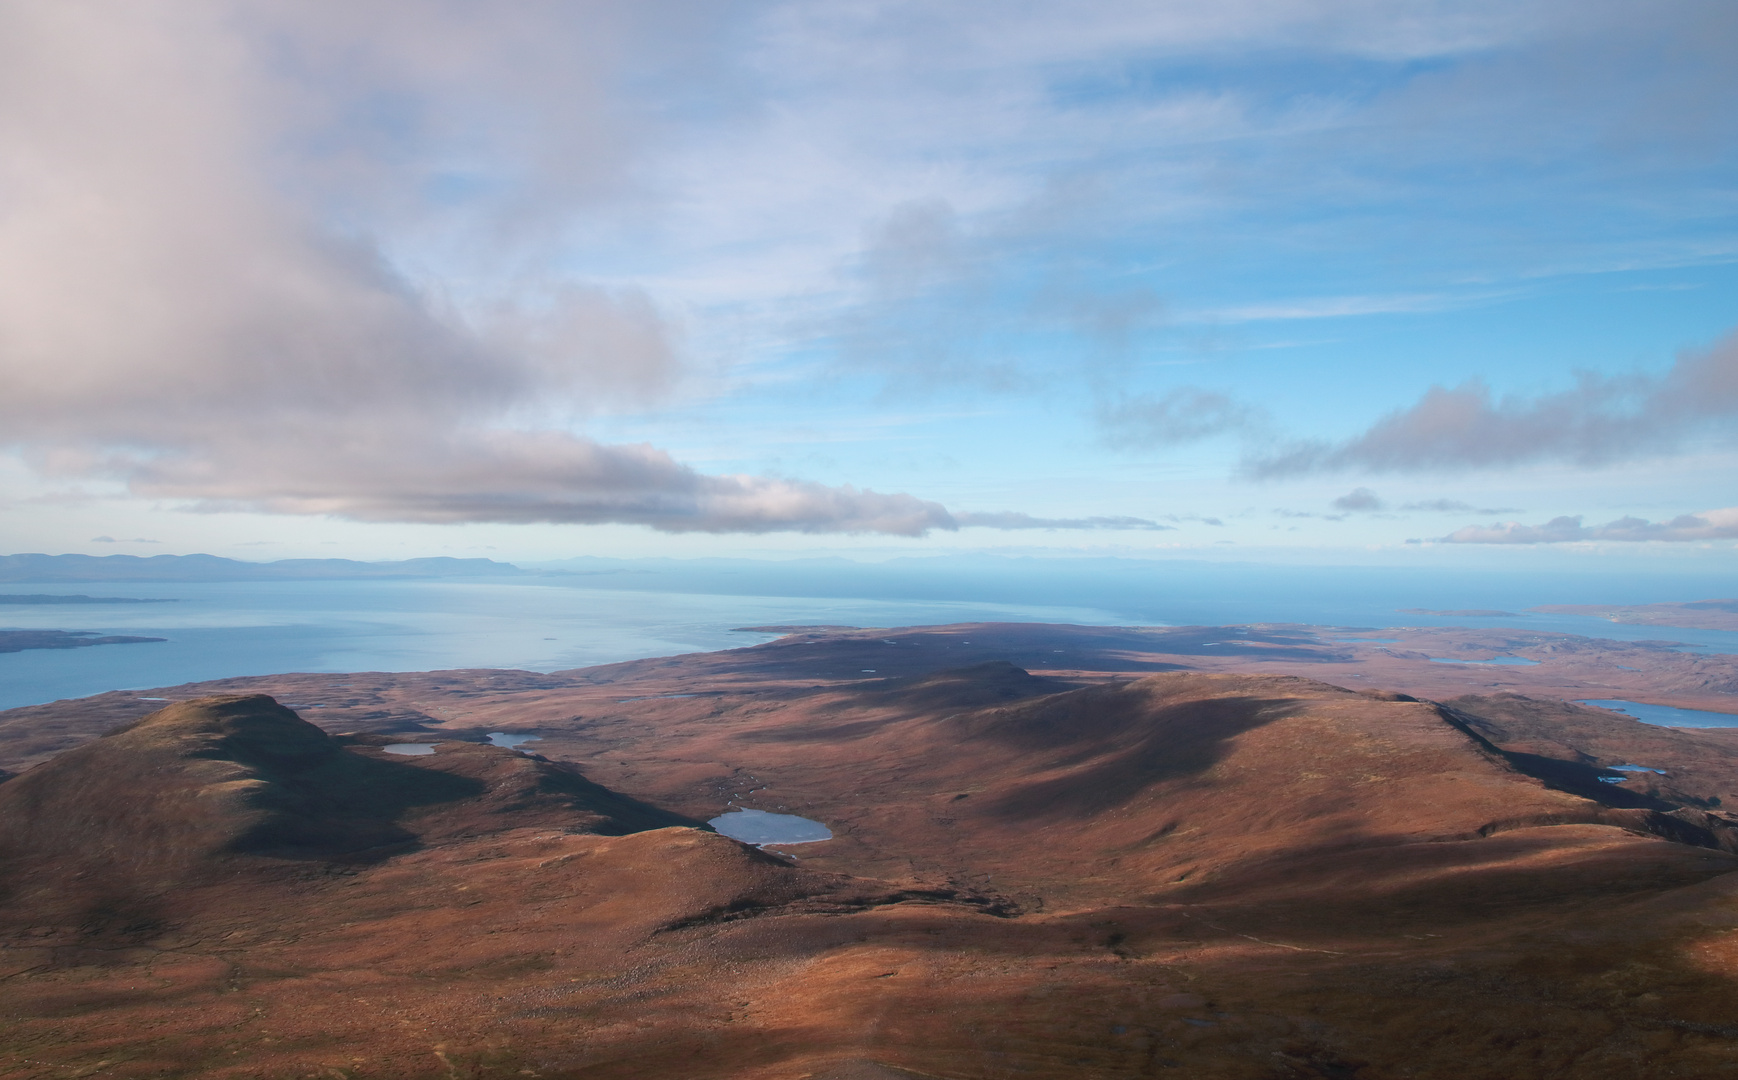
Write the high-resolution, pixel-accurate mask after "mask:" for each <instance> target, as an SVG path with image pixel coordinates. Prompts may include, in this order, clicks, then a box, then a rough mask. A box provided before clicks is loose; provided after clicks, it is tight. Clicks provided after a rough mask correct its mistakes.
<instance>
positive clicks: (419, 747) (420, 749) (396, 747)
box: [381, 742, 434, 757]
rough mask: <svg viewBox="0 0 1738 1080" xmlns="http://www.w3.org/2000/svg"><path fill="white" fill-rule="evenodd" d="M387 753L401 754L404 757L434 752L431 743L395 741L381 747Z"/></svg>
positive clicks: (420, 755)
mask: <svg viewBox="0 0 1738 1080" xmlns="http://www.w3.org/2000/svg"><path fill="white" fill-rule="evenodd" d="M381 749H382V750H385V751H386V752H387V753H389V754H403V755H404V756H405V757H422V756H423V755H424V754H432V753H434V744H433V743H416V742H395V743H388V744H387V745H385V746H383V747H381Z"/></svg>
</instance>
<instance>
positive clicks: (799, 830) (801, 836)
mask: <svg viewBox="0 0 1738 1080" xmlns="http://www.w3.org/2000/svg"><path fill="white" fill-rule="evenodd" d="M706 824H708V825H710V826H712V827H713V828H714V829H717V830H718V831H719V832H721V833H723V834H724V835H725V836H728V837H730V838H731V839H732V840H740V841H742V842H743V843H745V844H754V845H755V846H757V847H765V846H766V845H767V844H812V843H814V842H815V841H817V840H831V839H832V838H833V831H832V830H831V829H829V828H827V827H826V826H825V825H822V824H821V823H820V822H818V821H811V820H810V819H808V818H806V817H798V816H797V815H795V814H774V813H769V812H768V811H765V810H743V809H738V810H729V811H726V812H725V813H722V814H719V815H718V816H717V817H715V818H713V819H712V820H711V821H708V822H707V823H706Z"/></svg>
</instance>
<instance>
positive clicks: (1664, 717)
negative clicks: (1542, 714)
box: [1581, 698, 1738, 772]
mask: <svg viewBox="0 0 1738 1080" xmlns="http://www.w3.org/2000/svg"><path fill="white" fill-rule="evenodd" d="M1581 704H1583V705H1597V706H1599V707H1600V708H1602V709H1610V710H1611V711H1613V712H1620V713H1624V714H1626V715H1628V716H1633V717H1635V718H1636V719H1637V720H1640V721H1641V722H1642V723H1644V724H1656V725H1658V726H1660V727H1692V728H1695V727H1710V728H1712V727H1738V716H1734V715H1732V714H1731V713H1718V712H1708V711H1707V710H1705V709H1676V708H1673V707H1672V706H1670V705H1648V704H1646V703H1644V702H1640V701H1624V700H1622V699H1620V698H1599V699H1597V700H1587V701H1583V702H1581ZM1616 767H1617V768H1620V769H1626V768H1632V766H1624V765H1619V766H1616ZM1654 771H1656V772H1657V771H1658V770H1657V769H1656V770H1654Z"/></svg>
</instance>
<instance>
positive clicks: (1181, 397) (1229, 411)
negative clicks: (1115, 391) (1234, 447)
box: [1096, 386, 1265, 450]
mask: <svg viewBox="0 0 1738 1080" xmlns="http://www.w3.org/2000/svg"><path fill="white" fill-rule="evenodd" d="M1096 418H1097V421H1098V426H1099V430H1100V432H1101V433H1102V436H1103V438H1104V441H1105V443H1106V444H1107V445H1109V446H1110V447H1111V448H1113V449H1117V450H1129V449H1138V448H1148V447H1156V446H1173V445H1177V444H1180V443H1188V442H1196V441H1199V440H1201V439H1208V438H1212V437H1213V436H1215V435H1221V434H1225V433H1227V432H1236V431H1248V430H1251V429H1253V428H1257V427H1259V426H1261V425H1262V424H1263V422H1264V420H1265V415H1264V414H1263V413H1262V412H1261V411H1260V410H1258V409H1253V408H1251V407H1249V406H1247V405H1241V404H1239V403H1237V402H1236V401H1234V400H1233V399H1232V398H1231V397H1230V396H1229V395H1226V394H1222V393H1219V392H1218V391H1213V390H1203V389H1201V388H1199V387H1194V386H1184V387H1179V388H1177V389H1174V390H1170V391H1167V392H1166V393H1163V394H1128V395H1124V396H1123V397H1121V398H1119V399H1117V400H1115V401H1110V402H1105V403H1103V404H1101V405H1100V406H1099V407H1098V410H1097V414H1096Z"/></svg>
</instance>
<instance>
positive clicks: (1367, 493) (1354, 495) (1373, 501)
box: [1334, 487, 1388, 511]
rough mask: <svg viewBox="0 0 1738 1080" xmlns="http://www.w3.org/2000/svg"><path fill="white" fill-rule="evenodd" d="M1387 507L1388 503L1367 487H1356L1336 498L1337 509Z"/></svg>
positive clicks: (1354, 509) (1375, 508)
mask: <svg viewBox="0 0 1738 1080" xmlns="http://www.w3.org/2000/svg"><path fill="white" fill-rule="evenodd" d="M1387 508H1388V504H1387V503H1385V502H1383V501H1382V500H1381V499H1379V498H1377V496H1376V493H1375V492H1374V491H1371V490H1370V489H1369V488H1366V487H1361V488H1356V489H1354V490H1352V491H1349V492H1347V493H1346V494H1344V495H1341V496H1340V497H1339V498H1337V499H1335V500H1334V509H1335V510H1346V511H1358V510H1386V509H1387Z"/></svg>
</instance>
